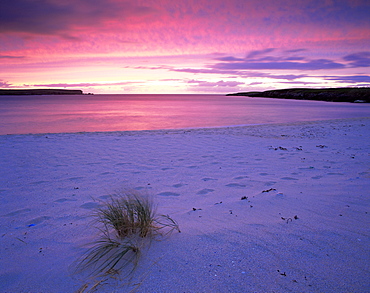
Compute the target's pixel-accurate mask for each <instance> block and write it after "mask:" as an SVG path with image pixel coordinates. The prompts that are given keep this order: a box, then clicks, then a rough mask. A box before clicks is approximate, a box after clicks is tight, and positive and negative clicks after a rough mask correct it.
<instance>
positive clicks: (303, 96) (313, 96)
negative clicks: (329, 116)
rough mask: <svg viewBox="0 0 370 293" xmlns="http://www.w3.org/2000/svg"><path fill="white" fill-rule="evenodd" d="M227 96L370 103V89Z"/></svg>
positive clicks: (299, 90)
mask: <svg viewBox="0 0 370 293" xmlns="http://www.w3.org/2000/svg"><path fill="white" fill-rule="evenodd" d="M226 96H248V97H261V98H275V99H295V100H314V101H327V102H351V103H370V88H327V89H309V88H292V89H282V90H269V91H264V92H242V93H233V94H227V95H226Z"/></svg>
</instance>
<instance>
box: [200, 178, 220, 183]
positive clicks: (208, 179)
mask: <svg viewBox="0 0 370 293" xmlns="http://www.w3.org/2000/svg"><path fill="white" fill-rule="evenodd" d="M202 180H203V181H205V182H207V181H212V180H217V179H214V178H209V177H206V178H202Z"/></svg>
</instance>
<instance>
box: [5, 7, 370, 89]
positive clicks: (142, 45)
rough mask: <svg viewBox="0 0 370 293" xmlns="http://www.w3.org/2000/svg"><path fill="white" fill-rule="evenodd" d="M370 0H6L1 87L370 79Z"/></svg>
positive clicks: (315, 83) (231, 85)
mask: <svg viewBox="0 0 370 293" xmlns="http://www.w3.org/2000/svg"><path fill="white" fill-rule="evenodd" d="M369 15H370V2H369V1H367V0H356V1H353V0H347V1H346V0H339V1H330V0H328V1H313V0H310V1H303V0H283V1H275V0H267V1H257V0H249V1H246V0H230V1H224V0H223V1H221V0H197V1H193V0H188V1H173V0H172V1H169V0H155V1H154V0H145V1H144V0H135V1H133V0H128V1H121V0H96V1H90V0H65V1H56V0H40V1H34V0H2V1H1V3H0V44H1V46H0V88H66V89H77V88H78V89H82V90H83V91H84V92H93V93H220V94H223V93H229V92H237V91H253V90H265V89H273V88H289V87H315V88H318V87H347V86H360V87H362V86H369V85H370V70H369V67H370V18H369Z"/></svg>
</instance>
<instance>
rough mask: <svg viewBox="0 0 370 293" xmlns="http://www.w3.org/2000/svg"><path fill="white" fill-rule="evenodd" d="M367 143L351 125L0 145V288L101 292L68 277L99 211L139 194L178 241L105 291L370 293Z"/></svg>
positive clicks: (36, 139)
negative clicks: (125, 190) (148, 197)
mask: <svg viewBox="0 0 370 293" xmlns="http://www.w3.org/2000/svg"><path fill="white" fill-rule="evenodd" d="M369 132H370V119H369V118H354V119H339V120H324V121H308V122H297V123H282V124H264V125H252V126H235V127H215V128H197V129H174V130H146V131H125V132H90V133H89V132H86V133H73V134H71V133H59V134H27V135H2V136H0V143H1V145H2V148H3V152H2V153H1V160H2V162H4V163H3V164H2V166H1V167H0V171H1V175H2V176H1V179H0V180H1V186H2V187H1V189H0V196H1V201H2V206H1V207H0V216H1V218H2V225H1V235H2V241H3V244H2V247H1V255H0V257H1V258H2V260H3V263H4V266H3V267H2V268H1V269H0V270H1V271H0V276H1V277H0V278H1V281H2V282H1V285H0V286H1V287H0V288H1V289H2V292H19V291H27V292H35V291H37V292H75V291H77V290H78V289H80V288H82V287H83V286H84V285H86V284H87V288H86V291H85V292H89V291H88V290H90V289H92V287H93V286H94V284H97V281H98V280H96V279H91V278H90V279H89V278H86V277H84V276H79V275H73V274H72V273H71V270H70V266H71V264H72V263H73V262H74V261H75V260H76V258H77V257H78V256H79V255H80V254H81V252H83V251H84V248H83V246H84V244H86V243H88V242H91V241H93V240H94V239H95V237H96V234H97V231H96V229H95V228H94V224H92V222H91V220H92V218H91V213H92V212H93V209H94V208H96V207H98V206H99V201H101V200H103V199H104V197H106V196H107V195H109V194H110V193H113V192H115V191H116V190H117V189H119V188H122V187H132V188H135V189H136V190H139V191H143V192H144V191H145V192H148V193H150V194H152V195H153V196H154V199H155V201H156V202H157V204H158V210H159V211H160V212H161V213H163V214H169V215H170V216H171V217H172V218H174V219H175V220H176V221H177V222H178V223H179V225H180V228H181V231H182V233H180V234H173V235H171V236H170V237H168V238H167V239H164V240H163V241H153V243H152V245H151V247H150V249H148V251H146V252H145V253H144V254H143V257H142V259H141V261H140V263H139V266H138V268H137V270H136V271H135V273H134V274H133V275H132V276H131V277H132V279H131V282H130V283H128V280H127V279H122V280H119V278H104V281H103V282H101V283H99V284H98V285H97V287H96V288H97V292H107V291H108V292H111V291H115V290H118V291H119V290H124V289H126V290H127V291H129V290H130V289H137V292H209V290H210V289H211V288H212V290H213V291H215V292H228V291H232V292H245V291H247V292H249V291H253V292H271V291H275V292H289V291H294V292H298V291H299V292H323V291H332V292H348V291H353V292H364V291H366V289H367V288H369V286H370V283H369V281H366V280H369V278H368V277H369V265H368V262H367V260H366V255H368V254H369V252H370V251H369V247H370V240H369V239H370V238H369V234H368V227H369V223H370V220H369V212H370V211H369V209H370V199H369V194H368V192H367V190H369V187H370V170H369V168H368V166H369V153H370V147H369V145H368V142H367V138H368V133H369ZM268 190H269V191H268ZM264 191H265V192H264ZM244 196H245V197H247V199H246V200H242V199H241V198H242V197H244ZM194 209H195V210H194ZM295 216H297V219H295ZM288 219H291V220H288Z"/></svg>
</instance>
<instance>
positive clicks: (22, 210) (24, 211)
mask: <svg viewBox="0 0 370 293" xmlns="http://www.w3.org/2000/svg"><path fill="white" fill-rule="evenodd" d="M30 211H31V209H21V210H16V211H14V212H11V213H9V214H6V215H4V217H14V216H18V215H21V214H25V213H28V212H30Z"/></svg>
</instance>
